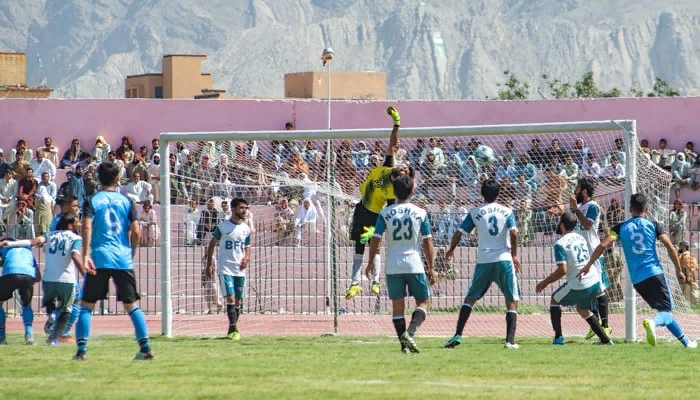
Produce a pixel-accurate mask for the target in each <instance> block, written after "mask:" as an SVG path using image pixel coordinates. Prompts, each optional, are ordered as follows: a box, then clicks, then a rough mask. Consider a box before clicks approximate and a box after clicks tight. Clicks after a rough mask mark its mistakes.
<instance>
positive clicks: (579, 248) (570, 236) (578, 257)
mask: <svg viewBox="0 0 700 400" xmlns="http://www.w3.org/2000/svg"><path fill="white" fill-rule="evenodd" d="M577 224H578V219H577V218H576V217H575V216H574V215H573V214H571V213H568V212H566V213H564V214H562V216H561V218H560V220H559V226H558V227H557V234H559V235H562V237H561V238H560V239H559V240H557V242H556V243H555V244H554V259H555V262H556V263H557V267H558V268H557V270H555V271H554V272H552V274H551V275H549V276H548V277H547V278H545V279H544V280H542V281H541V282H539V283H538V284H537V287H536V288H535V291H536V292H537V293H541V292H542V291H543V290H544V289H545V288H546V287H547V286H549V284H551V283H553V282H556V281H557V280H559V279H560V278H562V277H564V276H566V282H565V283H564V284H563V285H561V286H560V287H559V288H558V289H557V290H556V291H554V293H553V294H552V300H551V305H550V308H549V312H550V314H551V317H552V328H554V341H553V342H552V344H555V345H563V344H564V343H565V340H564V336H563V334H562V328H561V306H575V307H576V309H577V311H578V312H579V315H581V318H583V319H585V320H586V322H588V324H589V326H590V327H591V330H592V331H593V332H594V333H595V334H596V335H598V337H599V338H600V342H601V343H602V344H608V343H612V342H610V338H609V336H608V335H607V333H605V331H604V330H603V328H602V327H601V326H600V324H599V322H598V318H597V317H595V315H594V314H593V313H592V312H591V309H592V308H593V305H594V303H595V302H596V298H597V297H598V295H599V294H600V293H601V292H602V291H603V290H604V288H603V285H602V283H601V280H600V273H599V272H598V271H597V270H596V269H594V270H593V271H591V273H590V274H588V275H584V276H583V277H582V278H581V279H580V280H579V279H578V278H577V275H578V274H579V271H581V270H582V269H583V268H584V267H585V266H586V264H587V263H588V260H589V259H590V255H591V253H590V252H589V251H588V244H587V243H586V239H585V238H584V237H583V236H581V235H580V234H579V233H577V232H575V231H574V230H575V229H576V225H577Z"/></svg>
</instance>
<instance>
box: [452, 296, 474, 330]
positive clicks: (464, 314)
mask: <svg viewBox="0 0 700 400" xmlns="http://www.w3.org/2000/svg"><path fill="white" fill-rule="evenodd" d="M471 313H472V306H471V305H470V304H462V308H461V309H460V310H459V318H458V319H457V330H456V331H455V335H458V336H462V332H463V331H464V325H466V324H467V320H468V319H469V316H470V315H471Z"/></svg>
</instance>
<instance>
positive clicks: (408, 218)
mask: <svg viewBox="0 0 700 400" xmlns="http://www.w3.org/2000/svg"><path fill="white" fill-rule="evenodd" d="M385 231H386V233H387V242H386V259H387V263H386V273H387V275H393V274H423V273H425V269H424V268H423V260H422V258H421V244H422V241H423V239H424V238H428V237H431V236H432V229H431V228H430V221H428V213H427V212H426V211H425V210H424V209H422V208H420V207H418V206H416V205H413V204H411V203H400V204H392V205H390V206H389V207H387V208H385V209H383V210H382V211H381V212H380V213H379V218H377V226H376V229H375V230H374V236H375V237H378V238H381V237H382V235H383V234H384V232H385Z"/></svg>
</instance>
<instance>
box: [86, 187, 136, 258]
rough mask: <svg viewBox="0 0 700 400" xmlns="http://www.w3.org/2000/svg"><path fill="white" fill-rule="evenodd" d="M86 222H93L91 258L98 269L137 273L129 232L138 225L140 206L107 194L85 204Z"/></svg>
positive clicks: (101, 193)
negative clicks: (128, 270)
mask: <svg viewBox="0 0 700 400" xmlns="http://www.w3.org/2000/svg"><path fill="white" fill-rule="evenodd" d="M83 218H90V219H92V236H91V239H90V249H89V250H90V255H91V257H92V261H93V262H94V263H95V267H96V268H98V269H99V268H107V269H133V268H134V266H133V263H132V259H131V243H130V241H129V231H130V230H131V224H132V223H133V222H134V221H138V211H137V209H136V203H134V202H133V201H132V200H131V199H130V198H128V197H126V196H124V195H123V194H121V193H118V192H112V191H108V190H103V191H101V192H97V193H95V194H94V195H93V196H91V197H89V198H88V199H87V200H85V205H84V206H83Z"/></svg>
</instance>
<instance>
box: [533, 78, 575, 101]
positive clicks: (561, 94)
mask: <svg viewBox="0 0 700 400" xmlns="http://www.w3.org/2000/svg"><path fill="white" fill-rule="evenodd" d="M541 77H542V79H544V80H545V82H547V86H548V87H549V93H550V94H551V95H552V97H554V98H555V99H557V100H559V99H569V98H571V97H572V94H571V84H570V83H568V82H562V81H560V80H559V79H552V80H551V81H550V80H549V75H547V74H542V75H541Z"/></svg>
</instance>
